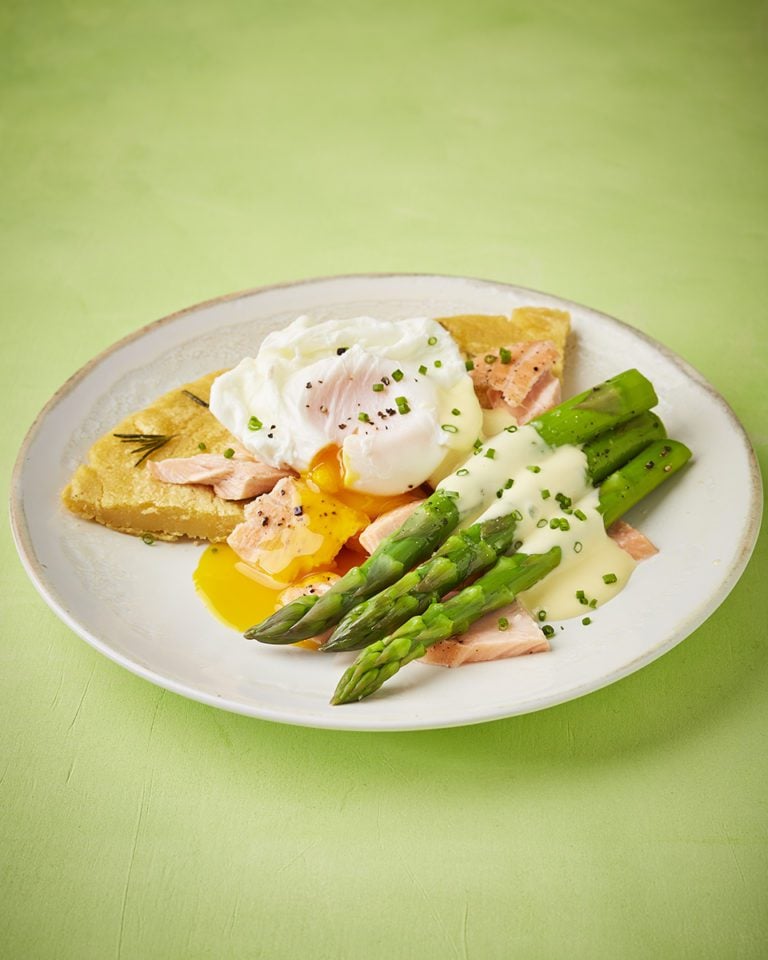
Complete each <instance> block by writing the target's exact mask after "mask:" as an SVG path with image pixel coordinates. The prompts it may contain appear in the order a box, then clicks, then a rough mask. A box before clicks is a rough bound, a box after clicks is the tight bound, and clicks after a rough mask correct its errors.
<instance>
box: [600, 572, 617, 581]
mask: <svg viewBox="0 0 768 960" xmlns="http://www.w3.org/2000/svg"><path fill="white" fill-rule="evenodd" d="M618 579H619V578H618V577H617V576H616V574H615V573H604V574H603V583H616V581H617V580H618Z"/></svg>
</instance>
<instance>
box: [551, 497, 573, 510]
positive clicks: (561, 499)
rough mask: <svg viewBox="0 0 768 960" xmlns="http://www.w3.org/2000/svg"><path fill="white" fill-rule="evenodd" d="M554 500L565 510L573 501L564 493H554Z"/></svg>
mask: <svg viewBox="0 0 768 960" xmlns="http://www.w3.org/2000/svg"><path fill="white" fill-rule="evenodd" d="M555 500H557V502H558V503H559V504H560V506H561V507H562V508H563V510H567V509H568V507H570V505H571V504H572V503H573V501H572V500H571V498H570V497H566V495H565V494H564V493H556V494H555Z"/></svg>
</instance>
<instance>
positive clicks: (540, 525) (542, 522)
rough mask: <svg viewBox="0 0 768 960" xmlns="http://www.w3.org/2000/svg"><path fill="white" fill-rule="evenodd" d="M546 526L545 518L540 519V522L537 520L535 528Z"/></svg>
mask: <svg viewBox="0 0 768 960" xmlns="http://www.w3.org/2000/svg"><path fill="white" fill-rule="evenodd" d="M546 525H547V518H546V517H542V518H541V520H539V521H538V523H537V524H536V526H537V527H546Z"/></svg>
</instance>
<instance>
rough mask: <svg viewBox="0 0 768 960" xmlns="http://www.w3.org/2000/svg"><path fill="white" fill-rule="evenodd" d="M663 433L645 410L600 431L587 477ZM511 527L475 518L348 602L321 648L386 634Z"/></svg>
mask: <svg viewBox="0 0 768 960" xmlns="http://www.w3.org/2000/svg"><path fill="white" fill-rule="evenodd" d="M664 436H665V430H664V425H663V424H662V422H661V420H660V419H659V418H658V417H657V416H656V415H655V414H653V413H650V412H646V413H642V414H640V415H639V416H637V417H633V419H632V420H629V421H628V422H627V423H625V424H623V425H621V426H619V427H616V428H615V429H614V430H610V431H608V432H607V433H602V434H600V435H599V436H598V437H595V439H594V440H590V441H589V442H587V443H585V444H584V446H583V448H582V449H583V452H584V454H585V457H586V463H587V473H588V475H589V478H590V480H592V482H593V483H599V482H600V481H601V480H602V479H603V478H604V477H606V476H607V475H608V474H609V473H611V471H613V470H616V469H618V468H619V467H620V466H622V464H624V463H626V461H627V460H629V459H631V458H632V457H633V456H635V455H636V454H637V453H639V452H640V451H641V450H642V449H644V448H645V447H646V446H648V444H650V443H651V442H652V441H653V440H654V439H656V438H658V437H664ZM500 520H504V521H505V523H504V529H503V531H501V533H500V532H499V531H498V530H497V527H498V524H499V521H500ZM515 526H516V522H515V520H514V519H513V517H512V516H511V515H509V514H508V515H507V516H506V517H504V518H497V519H496V520H493V521H489V520H485V521H484V520H482V519H481V520H479V521H478V522H477V523H475V524H473V525H472V526H471V527H468V528H467V530H466V531H464V532H463V533H459V534H457V535H455V536H452V537H449V538H448V540H446V542H445V543H444V544H443V546H442V547H441V548H440V549H439V550H438V551H437V553H435V554H434V555H433V556H432V557H430V558H429V559H428V560H426V561H425V562H424V563H422V564H421V565H420V566H418V567H416V569H415V570H411V571H410V572H409V573H406V574H405V576H403V577H401V578H400V579H399V580H397V581H396V582H395V583H393V584H392V585H391V586H389V587H386V588H385V589H384V590H382V591H380V592H379V593H377V594H375V595H374V596H372V597H369V598H368V599H367V600H363V601H362V602H361V603H359V604H357V606H355V607H353V608H352V609H351V610H350V611H349V613H347V614H346V616H345V617H344V618H343V619H342V621H341V623H340V624H339V625H338V627H337V628H336V630H335V631H334V632H333V634H331V636H330V637H329V638H328V640H326V642H325V643H324V644H323V646H322V647H321V650H323V651H324V652H335V651H340V650H359V649H360V648H361V647H365V646H368V644H370V643H373V641H374V640H378V639H380V638H382V637H385V636H387V634H390V633H392V631H393V630H395V629H396V628H397V627H399V626H400V624H401V623H404V622H405V621H406V620H408V618H409V617H413V616H416V615H417V614H419V613H421V612H422V611H423V610H426V608H427V607H428V606H429V605H430V603H432V602H433V601H435V600H439V599H440V597H442V596H444V595H445V594H446V593H448V592H449V590H452V589H453V588H454V587H456V586H458V585H459V584H460V583H463V582H464V581H465V580H466V579H467V578H468V577H469V576H471V575H473V574H475V573H479V572H480V571H482V570H485V569H487V568H488V567H490V566H491V564H492V563H493V562H494V561H495V560H496V558H497V557H499V556H501V555H502V554H503V553H504V552H505V551H506V550H507V549H508V548H509V547H510V546H511V545H512V544H513V543H514V533H515Z"/></svg>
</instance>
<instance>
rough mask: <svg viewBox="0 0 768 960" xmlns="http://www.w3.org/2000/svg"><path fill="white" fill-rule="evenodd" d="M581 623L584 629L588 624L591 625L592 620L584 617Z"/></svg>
mask: <svg viewBox="0 0 768 960" xmlns="http://www.w3.org/2000/svg"><path fill="white" fill-rule="evenodd" d="M581 622H582V623H583V624H584V626H585V627H588V626H589V625H590V623H592V620H591V618H590V617H584V619H583V620H582V621H581Z"/></svg>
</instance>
